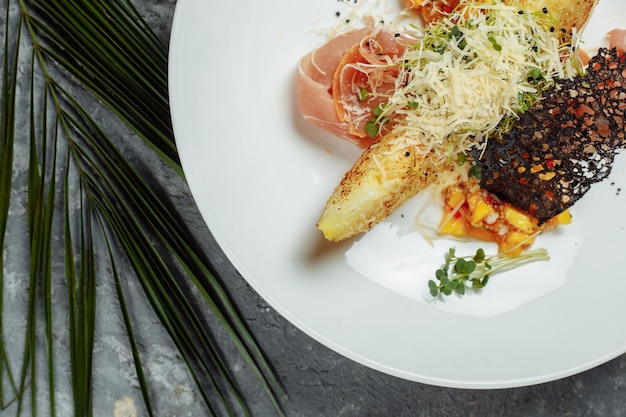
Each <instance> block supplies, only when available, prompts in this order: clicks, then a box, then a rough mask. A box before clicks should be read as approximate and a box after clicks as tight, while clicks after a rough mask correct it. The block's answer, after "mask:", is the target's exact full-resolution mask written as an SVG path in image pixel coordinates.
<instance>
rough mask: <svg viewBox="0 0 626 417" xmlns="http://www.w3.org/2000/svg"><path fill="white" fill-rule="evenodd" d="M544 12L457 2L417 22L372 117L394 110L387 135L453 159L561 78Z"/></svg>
mask: <svg viewBox="0 0 626 417" xmlns="http://www.w3.org/2000/svg"><path fill="white" fill-rule="evenodd" d="M550 27H551V26H550V18H549V16H548V15H546V14H544V13H542V12H537V13H529V12H526V11H523V10H520V9H519V8H516V7H513V6H508V5H504V4H501V3H492V4H491V3H481V2H478V3H461V5H460V7H459V8H457V10H455V11H454V12H453V13H452V14H451V15H450V16H448V17H447V18H445V19H442V20H441V21H439V22H437V23H435V24H433V25H430V26H427V27H426V28H425V29H423V33H422V34H421V36H420V40H419V41H418V42H417V43H416V44H414V45H411V46H410V47H408V48H407V49H406V51H405V54H404V56H403V57H402V61H401V64H400V65H401V72H400V76H399V77H398V79H397V85H396V90H395V93H394V94H393V96H391V97H390V98H389V100H388V102H387V103H386V104H385V105H384V106H383V107H382V109H381V110H382V112H381V113H380V116H378V119H377V122H378V123H380V124H383V123H385V120H386V119H387V118H388V117H389V115H390V114H392V113H395V115H400V121H399V122H398V123H397V124H396V126H395V127H394V129H395V130H396V131H398V133H399V134H397V135H394V136H395V137H397V138H401V139H400V140H402V141H405V142H406V143H407V144H408V145H410V146H415V147H416V148H417V149H419V150H420V151H421V152H423V154H427V153H431V154H432V156H434V157H435V158H436V160H437V161H440V162H445V161H447V162H449V161H451V160H456V158H457V156H458V155H460V154H466V153H467V152H468V151H469V150H470V149H472V148H474V147H477V146H478V147H482V146H484V144H485V143H486V141H485V138H486V137H487V136H488V135H489V134H491V133H493V132H494V130H495V129H496V127H497V126H498V125H499V124H500V123H501V122H502V121H503V119H505V118H507V117H511V118H512V117H515V115H516V113H519V112H522V111H524V110H525V108H527V106H528V105H530V104H531V103H532V102H533V101H534V100H537V99H539V97H540V93H541V91H542V90H543V89H545V88H547V87H548V86H549V85H551V84H553V79H554V78H563V77H569V76H572V75H574V74H571V73H569V72H571V70H569V68H571V67H572V66H571V65H565V64H564V63H563V61H562V57H563V53H562V51H560V50H559V49H560V48H561V47H562V46H560V45H559V44H558V41H557V40H556V38H555V37H553V35H552V33H551V32H550Z"/></svg>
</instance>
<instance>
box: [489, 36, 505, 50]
mask: <svg viewBox="0 0 626 417" xmlns="http://www.w3.org/2000/svg"><path fill="white" fill-rule="evenodd" d="M487 39H489V42H491V44H492V45H493V49H495V50H496V51H498V52H500V51H501V50H502V45H500V44H499V43H498V41H496V38H494V37H493V36H490V37H488V38H487Z"/></svg>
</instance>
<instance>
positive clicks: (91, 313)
mask: <svg viewBox="0 0 626 417" xmlns="http://www.w3.org/2000/svg"><path fill="white" fill-rule="evenodd" d="M6 10H7V13H6V19H5V31H4V39H5V42H4V60H3V77H2V119H1V126H0V128H1V131H2V136H1V137H0V140H1V141H2V142H1V143H0V149H1V150H2V155H0V163H1V164H2V165H1V166H0V175H1V177H0V192H1V194H0V196H1V198H2V199H1V200H0V239H2V240H0V243H1V244H2V247H4V244H5V237H6V235H7V224H8V221H9V212H10V206H11V197H12V192H13V189H14V187H15V183H16V181H15V179H14V178H13V176H12V172H13V165H14V161H15V159H14V158H15V149H16V148H15V147H16V146H17V145H16V143H20V142H16V141H22V140H23V137H22V136H23V131H20V132H17V131H16V129H15V123H16V118H17V116H16V103H17V102H18V101H19V100H20V99H22V98H23V97H22V96H21V95H20V94H25V92H24V91H18V89H17V88H16V86H17V84H18V83H20V82H22V83H23V81H24V79H25V78H27V79H28V83H27V84H24V85H28V86H29V87H28V88H27V89H25V90H28V92H27V93H26V94H28V112H29V118H28V130H27V132H28V133H27V140H28V142H27V143H28V153H29V162H28V186H27V189H28V193H27V195H26V199H27V207H28V210H27V213H26V216H27V220H28V221H27V227H28V231H27V232H28V233H27V235H28V247H29V248H30V253H29V256H28V259H29V271H30V272H29V275H30V280H29V283H28V291H29V297H28V306H27V307H28V308H27V309H26V317H25V323H26V325H25V327H24V330H23V331H24V347H23V354H22V361H21V366H20V367H17V368H16V367H15V366H9V364H10V363H11V362H10V361H9V359H8V358H7V355H6V353H5V352H6V347H5V343H4V341H3V340H2V339H0V371H1V372H2V375H1V376H0V381H9V382H10V384H9V386H10V387H9V388H5V387H4V386H0V396H2V398H0V399H1V400H2V401H1V402H2V404H1V405H2V406H3V407H4V406H5V405H8V404H9V403H10V401H12V400H15V404H16V409H17V413H18V414H19V413H21V410H22V409H24V408H26V407H29V408H30V412H31V414H32V415H36V414H37V411H38V409H39V408H42V409H43V408H45V409H46V410H50V415H56V413H57V411H56V409H57V400H56V392H57V391H58V384H57V382H58V377H57V374H56V369H57V366H56V365H55V363H56V362H58V358H59V355H61V354H63V352H62V351H60V350H61V349H57V350H56V351H55V343H54V334H55V326H58V325H59V324H58V321H57V320H55V316H57V315H58V314H59V312H58V308H57V307H56V303H55V302H54V300H55V299H54V295H53V288H56V287H55V286H58V284H59V283H64V284H63V285H64V286H65V288H66V296H67V300H66V305H67V311H65V313H64V314H65V315H66V319H65V323H66V324H67V327H68V331H69V336H68V341H67V347H68V349H69V356H70V368H71V369H70V375H71V379H72V381H71V385H72V387H73V392H72V397H73V400H74V401H73V408H74V414H75V415H76V416H79V415H80V416H89V415H93V395H94V393H93V385H92V380H93V356H94V351H93V349H94V338H95V334H96V331H97V329H96V314H97V312H98V308H97V304H98V290H97V288H98V283H99V282H101V281H102V280H111V281H112V282H113V284H114V287H115V290H116V292H115V293H116V296H117V303H118V304H119V308H120V313H119V314H120V316H121V318H122V320H123V323H124V325H125V327H126V331H127V334H128V340H129V345H130V347H131V351H132V355H133V359H134V363H135V369H136V373H137V378H138V383H139V386H140V391H141V393H142V396H143V399H144V403H145V407H146V410H147V413H148V414H149V415H155V414H156V411H155V409H154V407H153V405H152V402H151V397H150V394H149V393H150V391H151V389H150V380H149V378H147V377H146V374H145V372H144V370H143V359H142V351H141V349H140V347H139V346H140V345H139V343H138V341H137V332H136V330H135V326H134V322H135V321H136V318H134V317H133V316H132V314H131V312H130V310H129V308H128V302H129V300H130V299H129V298H128V297H132V294H131V295H128V294H127V293H126V292H125V289H124V288H125V287H124V286H123V285H122V282H121V279H120V276H119V274H118V268H117V264H118V262H127V263H128V264H129V265H130V266H131V267H132V268H133V270H134V272H135V278H136V279H137V280H138V282H139V283H140V285H141V288H142V289H143V292H144V294H145V296H146V298H147V300H148V301H149V303H150V305H151V307H152V309H153V310H154V312H155V314H156V316H157V317H158V318H159V319H160V322H161V324H162V325H163V327H164V328H165V329H166V330H167V332H168V334H169V336H170V337H171V340H172V341H173V343H174V344H175V345H176V347H177V348H178V349H179V352H180V356H181V358H182V360H183V361H184V363H185V364H186V365H187V368H188V370H189V374H190V377H191V379H192V380H193V381H195V383H196V384H197V387H198V392H199V393H200V395H201V396H202V398H203V399H204V402H205V404H206V406H207V410H208V411H209V412H210V413H211V414H213V415H221V414H228V415H235V414H237V413H239V412H243V413H244V414H246V415H248V414H250V413H251V412H250V410H249V409H248V407H247V406H246V400H245V395H244V393H242V392H241V391H240V389H239V386H238V384H237V382H236V380H235V378H233V376H232V375H231V370H230V368H229V366H228V363H227V361H226V360H225V358H224V357H223V353H222V347H221V346H219V339H218V338H216V336H215V335H214V330H213V329H212V327H211V325H210V324H209V323H208V321H207V315H206V313H205V309H206V310H208V311H210V314H211V315H212V317H213V318H214V319H216V320H217V322H218V323H219V324H220V326H221V328H222V329H223V330H224V331H226V332H227V334H228V335H230V338H231V340H232V343H233V345H234V346H236V348H237V349H238V351H239V353H240V354H241V356H242V357H243V358H244V359H245V361H246V362H247V364H248V366H249V368H250V370H251V372H253V373H254V374H255V375H256V376H257V377H258V378H257V379H258V383H259V385H260V387H262V388H263V389H264V390H265V392H266V393H267V395H268V398H269V399H270V400H271V401H272V402H273V403H274V405H275V408H276V411H277V413H278V414H281V406H280V404H281V401H282V392H281V388H280V385H279V383H278V381H277V379H276V377H275V376H274V374H273V372H272V370H271V368H270V366H269V364H268V363H267V362H266V360H265V358H264V356H263V354H262V352H261V351H260V349H259V348H258V346H257V344H256V342H255V340H254V338H253V337H252V335H251V334H250V333H249V331H248V329H247V327H246V325H245V323H244V322H243V320H242V319H241V317H240V315H239V313H238V311H237V309H236V307H235V306H234V304H233V303H232V301H231V299H230V297H229V295H228V294H227V292H226V291H225V290H224V288H223V287H222V284H221V283H220V282H219V280H218V279H217V277H216V276H215V274H214V273H213V271H214V270H213V268H212V265H211V263H210V260H209V259H208V257H207V256H206V255H205V254H204V253H203V252H202V250H201V247H200V245H199V244H198V243H197V242H196V241H195V239H194V237H193V234H192V233H191V231H190V230H188V228H187V226H186V225H185V223H184V221H183V220H182V217H181V216H180V215H179V214H178V212H177V210H176V208H175V207H172V206H171V205H168V204H166V203H164V202H163V201H162V200H161V199H160V198H159V196H158V195H157V194H156V193H155V192H154V184H153V183H152V181H151V179H150V178H149V177H148V178H146V177H145V176H144V175H145V174H143V175H142V173H140V172H139V171H137V170H136V169H135V168H134V167H133V165H132V164H131V163H129V161H128V160H127V159H126V158H125V157H124V155H123V153H122V152H121V151H120V149H119V148H118V145H116V143H115V141H114V140H112V138H111V137H110V136H109V135H108V134H107V132H106V129H104V128H102V127H101V126H99V125H98V124H97V123H96V121H95V120H94V119H93V118H92V117H91V116H90V114H89V112H88V111H87V110H86V109H85V104H84V103H81V102H79V101H78V100H77V99H76V98H75V97H74V95H73V94H72V93H70V91H76V89H77V88H82V89H85V90H86V91H89V92H90V93H91V94H93V96H94V97H95V98H97V99H98V100H100V101H101V102H102V103H104V104H105V105H106V106H107V107H108V108H109V109H110V111H111V112H112V113H113V114H115V115H117V116H118V117H119V118H120V119H121V120H122V121H123V122H124V123H126V125H127V126H128V127H129V128H130V129H131V131H132V132H134V133H135V135H136V136H133V137H131V138H130V139H133V140H141V141H143V143H145V144H147V145H148V146H149V147H150V148H151V149H152V150H153V151H154V152H155V153H156V154H157V155H158V156H159V157H160V158H161V159H162V160H163V161H164V162H165V163H166V164H167V165H168V166H169V169H171V170H172V171H173V172H174V173H176V174H178V175H180V176H181V177H182V175H183V173H182V168H181V166H180V163H179V159H178V154H177V152H176V146H175V142H174V138H173V133H172V129H171V122H170V116H169V107H168V97H167V49H166V47H165V46H164V45H163V44H161V43H160V41H159V40H158V38H157V37H156V36H155V35H154V33H153V32H152V31H151V30H150V28H149V27H148V26H147V25H146V23H145V22H144V21H143V20H142V19H141V16H140V15H139V14H138V12H137V11H136V10H135V9H134V7H133V6H132V4H130V3H129V2H127V1H124V0H100V1H94V2H87V1H71V0H66V1H58V0H57V1H53V0H9V1H8V4H7V5H6ZM16 16H17V17H16ZM20 43H26V44H29V46H30V50H31V53H29V54H23V53H21V52H20V49H19V45H20ZM20 65H21V66H20ZM18 67H20V68H29V71H27V72H26V75H25V73H20V72H19V71H18ZM68 87H69V88H68ZM79 91H80V90H79ZM79 96H80V97H85V95H84V94H80V95H79ZM57 237H60V239H61V241H62V242H63V244H62V245H55V243H54V242H55V239H58V238H57ZM97 247H104V248H106V253H107V254H108V257H106V258H104V259H102V258H101V257H98V256H97V255H96V253H97V249H96V248H97ZM1 253H3V251H2V250H0V254H1ZM0 256H3V255H0ZM59 259H63V260H64V261H63V268H62V269H63V271H64V272H63V273H62V274H59V273H58V272H57V270H56V269H55V267H54V263H55V262H56V261H58V260H59ZM2 261H3V265H6V264H7V263H9V262H12V261H13V262H15V260H12V259H8V258H7V259H4V258H2ZM103 268H108V269H109V270H110V271H112V272H111V274H110V276H103V275H102V274H101V273H99V272H98V271H102V270H103ZM181 276H182V277H183V278H184V279H181ZM0 280H2V282H0V284H2V285H1V286H0V291H2V290H3V288H4V276H3V275H0ZM194 291H197V292H199V293H200V294H201V296H202V300H201V301H202V302H201V303H200V305H199V304H198V303H197V302H196V300H194V299H193V298H192V297H190V294H192V293H194ZM1 296H2V294H0V303H1V302H2V299H3V297H1ZM131 302H132V301H131ZM0 311H1V310H0ZM0 314H1V313H0ZM1 323H4V320H2V321H1ZM0 325H2V324H0ZM41 329H43V330H41ZM0 330H2V332H0V337H2V335H3V334H5V333H6V330H3V329H2V328H0ZM40 340H41V341H43V344H44V346H45V352H46V353H45V355H43V357H42V355H41V354H40V353H38V350H37V348H36V347H37V346H38V342H39V341H40ZM41 360H43V362H44V365H43V366H40V365H39V363H38V361H41ZM18 370H19V373H18V374H16V373H15V372H17V371H18ZM43 381H46V383H45V389H40V387H41V385H40V384H41V383H43ZM40 391H44V392H48V393H49V395H48V401H47V403H46V404H45V405H44V404H41V403H40V402H39V401H40V400H38V398H39V393H40ZM28 392H30V396H29V397H26V396H25V394H27V393H28ZM5 393H6V394H8V397H7V399H4V395H5ZM28 398H30V399H28ZM28 403H30V405H29V406H28V405H27V404H28Z"/></svg>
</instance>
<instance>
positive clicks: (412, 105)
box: [406, 100, 420, 109]
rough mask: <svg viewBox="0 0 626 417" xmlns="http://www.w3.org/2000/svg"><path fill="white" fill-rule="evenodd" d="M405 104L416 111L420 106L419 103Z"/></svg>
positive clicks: (408, 102) (410, 101)
mask: <svg viewBox="0 0 626 417" xmlns="http://www.w3.org/2000/svg"><path fill="white" fill-rule="evenodd" d="M406 104H407V106H409V107H410V108H412V109H416V108H418V107H419V106H420V104H419V102H417V101H413V100H407V102H406Z"/></svg>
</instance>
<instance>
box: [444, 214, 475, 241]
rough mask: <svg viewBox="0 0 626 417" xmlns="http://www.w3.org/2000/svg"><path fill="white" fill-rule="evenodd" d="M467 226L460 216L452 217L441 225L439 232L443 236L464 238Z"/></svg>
mask: <svg viewBox="0 0 626 417" xmlns="http://www.w3.org/2000/svg"><path fill="white" fill-rule="evenodd" d="M467 226H468V225H467V222H466V221H465V219H464V218H463V217H462V216H459V217H452V218H451V219H450V220H448V221H446V222H444V223H443V224H442V225H441V227H440V228H439V232H440V233H442V234H444V235H451V236H456V237H465V236H467V233H468V229H467Z"/></svg>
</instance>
